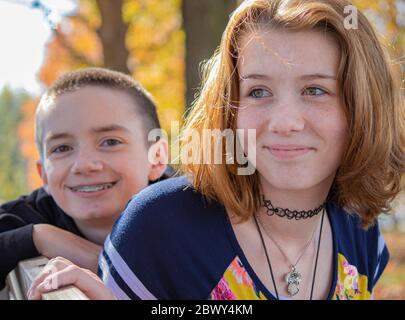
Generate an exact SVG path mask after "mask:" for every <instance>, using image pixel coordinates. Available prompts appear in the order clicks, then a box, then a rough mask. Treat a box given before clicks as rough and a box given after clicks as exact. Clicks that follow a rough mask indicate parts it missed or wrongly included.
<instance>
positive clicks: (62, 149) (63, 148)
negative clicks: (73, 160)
mask: <svg viewBox="0 0 405 320" xmlns="http://www.w3.org/2000/svg"><path fill="white" fill-rule="evenodd" d="M70 150H72V147H69V146H67V145H61V146H57V147H56V148H54V149H52V152H51V153H62V152H68V151H70Z"/></svg>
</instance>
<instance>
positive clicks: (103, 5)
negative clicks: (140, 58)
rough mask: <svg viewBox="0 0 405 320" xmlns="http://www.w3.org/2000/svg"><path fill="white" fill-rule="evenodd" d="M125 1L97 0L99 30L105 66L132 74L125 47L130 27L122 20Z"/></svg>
mask: <svg viewBox="0 0 405 320" xmlns="http://www.w3.org/2000/svg"><path fill="white" fill-rule="evenodd" d="M122 3H123V0H114V1H111V0H97V6H98V8H99V11H100V16H101V25H100V27H99V29H98V30H97V33H98V35H99V37H100V40H101V43H102V47H103V56H104V66H105V67H106V68H109V69H113V70H116V71H121V72H124V73H127V74H130V73H131V72H130V70H129V69H128V66H127V62H128V56H129V53H128V49H127V47H126V45H125V43H126V41H125V39H126V34H127V30H128V25H127V24H126V23H125V22H124V21H123V19H122Z"/></svg>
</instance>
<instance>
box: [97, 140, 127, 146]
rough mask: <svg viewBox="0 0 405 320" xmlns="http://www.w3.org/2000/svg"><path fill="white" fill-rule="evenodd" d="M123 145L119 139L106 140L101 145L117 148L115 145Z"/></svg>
mask: <svg viewBox="0 0 405 320" xmlns="http://www.w3.org/2000/svg"><path fill="white" fill-rule="evenodd" d="M121 143H122V142H121V141H119V140H117V139H106V140H104V141H103V142H102V143H101V145H102V146H115V145H118V144H121Z"/></svg>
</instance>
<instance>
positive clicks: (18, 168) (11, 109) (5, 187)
mask: <svg viewBox="0 0 405 320" xmlns="http://www.w3.org/2000/svg"><path fill="white" fill-rule="evenodd" d="M27 97H28V96H27V94H26V93H23V92H13V91H12V90H10V89H9V88H7V87H5V88H4V89H3V90H2V92H1V93H0V114H1V115H7V116H6V117H5V116H1V117H0V146H1V152H0V199H1V201H6V200H11V199H13V198H16V197H17V196H18V195H20V194H22V193H25V192H26V191H27V188H26V177H25V160H24V158H23V157H22V156H21V154H20V146H19V139H18V135H17V128H16V124H17V123H18V122H19V121H21V118H22V114H21V105H22V104H23V103H24V101H25V100H26V99H27Z"/></svg>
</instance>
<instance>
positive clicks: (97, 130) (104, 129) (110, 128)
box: [91, 124, 129, 133]
mask: <svg viewBox="0 0 405 320" xmlns="http://www.w3.org/2000/svg"><path fill="white" fill-rule="evenodd" d="M91 131H92V132H94V133H103V132H109V131H125V132H129V130H128V129H127V128H125V127H123V126H120V125H118V124H111V125H107V126H101V127H95V128H92V129H91Z"/></svg>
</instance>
